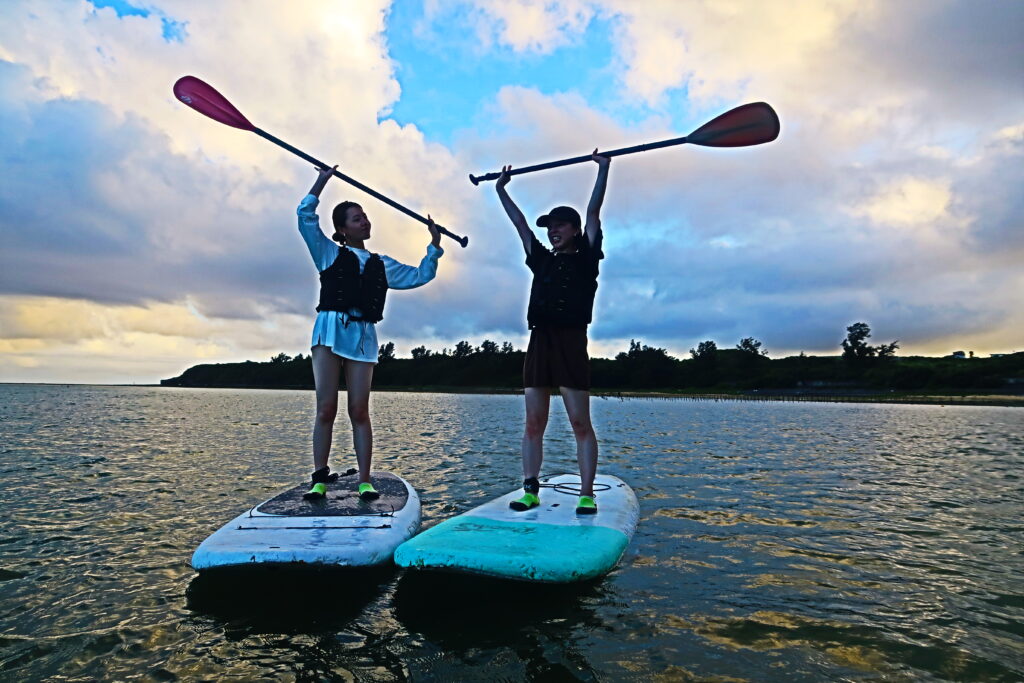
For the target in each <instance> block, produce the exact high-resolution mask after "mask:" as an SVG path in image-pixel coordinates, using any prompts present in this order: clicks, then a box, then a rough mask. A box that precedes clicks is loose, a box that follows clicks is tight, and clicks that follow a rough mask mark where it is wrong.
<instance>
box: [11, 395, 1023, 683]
mask: <svg viewBox="0 0 1024 683" xmlns="http://www.w3.org/2000/svg"><path fill="white" fill-rule="evenodd" d="M312 406H313V397H312V394H311V393H305V392H274V391H228V390H223V391H221V390H176V389H151V388H115V387H57V386H14V385H8V386H2V385H0V473H2V474H0V501H2V502H0V551H2V555H0V678H4V679H10V680H35V679H41V678H47V677H65V678H79V679H89V678H101V679H125V678H128V677H132V676H139V675H145V676H148V677H149V678H152V679H156V680H194V679H219V678H225V677H235V678H239V679H254V678H261V677H264V678H275V679H282V680H323V679H328V680H333V679H340V680H351V679H356V680H403V679H413V680H438V681H442V680H458V679H469V680H472V679H479V678H487V679H497V680H607V679H611V680H619V679H627V680H633V679H641V680H648V679H663V680H704V679H707V680H750V681H763V680H786V681H791V680H835V679H850V680H864V679H884V680H918V679H922V678H926V679H927V678H933V679H948V680H978V681H1000V680H1006V681H1009V680H1021V679H1022V677H1024V664H1022V662H1024V580H1022V579H1021V577H1022V576H1024V562H1022V548H1024V523H1022V522H1021V519H1022V518H1024V515H1022V511H1024V506H1022V503H1024V481H1022V479H1021V477H1022V476H1024V474H1022V472H1021V465H1022V464H1024V456H1022V455H1021V454H1022V453H1024V420H1022V419H1021V416H1022V413H1021V412H1020V411H1019V409H1009V408H967V407H964V408H942V407H939V406H881V405H877V406H876V405H842V404H839V405H833V404H788V403H740V402H727V403H726V402H723V403H699V402H697V403H695V402H690V401H685V402H682V401H681V402H674V401H651V400H633V401H619V400H595V401H594V406H593V408H594V410H593V412H594V419H595V423H596V425H597V429H598V434H599V437H600V440H601V447H602V453H601V459H602V467H603V468H604V469H605V471H607V472H608V473H610V474H615V475H617V476H619V477H622V478H623V479H625V480H626V481H627V482H629V483H630V484H631V485H632V486H633V487H634V489H635V490H636V492H637V495H638V497H639V498H640V501H641V522H640V527H639V529H638V531H637V535H636V536H635V538H634V540H633V543H632V545H631V546H630V548H629V550H627V554H626V556H625V557H624V558H623V561H622V563H621V564H620V566H619V568H618V569H616V570H615V571H614V572H613V573H612V574H610V575H609V576H608V577H606V578H605V579H603V580H600V581H595V582H592V583H587V584H582V585H579V586H572V587H557V586H555V587H551V586H542V587H534V586H528V585H523V584H517V583H510V582H501V581H495V580H484V579H473V580H469V579H467V578H465V577H457V576H446V575H431V574H419V573H407V572H403V571H400V570H397V569H394V568H385V569H382V570H379V571H373V572H359V573H350V572H306V573H298V574H296V573H294V572H285V571H275V572H270V573H262V574H261V573H255V574H252V573H245V574H237V573H236V574H227V575H221V576H218V575H211V576H210V577H206V576H203V577H197V575H196V574H195V573H194V572H192V570H191V569H190V568H189V566H188V560H189V557H190V556H191V553H192V550H193V549H194V548H195V546H196V545H197V544H198V543H199V542H200V541H201V540H202V539H203V538H204V537H205V536H206V535H208V534H209V533H210V532H212V531H213V530H214V529H216V528H217V527H219V526H220V525H221V524H223V523H224V522H225V521H227V520H228V519H230V518H231V517H233V516H235V515H237V514H238V512H239V511H240V510H243V509H245V508H247V507H249V506H251V505H253V504H254V503H257V502H259V501H261V500H263V499H265V498H268V497H270V496H271V495H273V494H274V493H275V492H277V491H278V490H280V489H282V488H284V487H285V486H288V485H291V484H294V483H295V482H296V481H297V480H301V479H304V478H305V477H307V476H308V470H309V453H308V451H309V443H308V433H309V428H310V418H311V414H312ZM555 408H556V409H555V410H553V411H552V423H551V426H550V428H549V439H548V440H547V442H546V448H547V452H548V462H547V464H546V467H545V471H547V472H555V471H564V470H572V469H573V468H574V462H573V459H574V457H573V456H574V452H575V448H574V443H573V440H572V436H571V432H570V430H569V428H568V426H567V425H566V422H565V419H564V413H563V412H562V411H560V410H559V409H558V406H556V407H555ZM372 411H373V415H374V420H375V430H376V431H375V437H376V438H375V440H376V448H377V457H378V461H377V462H378V464H379V465H380V466H382V467H383V468H387V469H392V470H394V471H395V472H396V473H398V474H400V475H402V476H404V477H406V478H407V479H409V480H410V481H411V482H413V484H414V485H415V486H416V487H417V488H418V489H419V491H420V493H421V496H422V499H423V512H424V524H425V525H427V526H429V525H431V524H434V523H436V522H437V521H439V520H441V519H444V518H446V517H448V516H451V515H452V514H456V513H459V512H463V511H465V510H467V509H469V508H470V507H473V506H475V505H478V504H480V503H481V502H484V501H485V500H487V499H489V498H491V497H494V496H496V495H498V494H501V493H504V492H506V491H507V490H509V489H511V488H513V487H514V486H516V485H517V484H518V479H519V477H518V471H519V464H518V457H519V456H518V443H519V439H520V433H521V428H522V417H523V413H522V405H521V398H520V397H516V396H475V395H437V394H384V393H381V394H377V395H375V396H374V397H373V399H372ZM338 441H339V442H340V443H343V444H344V443H347V441H348V439H347V435H346V432H345V431H344V430H340V433H339V438H338ZM351 460H352V458H351V456H347V455H344V451H339V457H338V458H337V460H336V461H335V463H334V466H335V468H336V469H339V468H344V467H348V466H350V465H351V464H352V463H351ZM551 552H558V549H557V548H552V549H551Z"/></svg>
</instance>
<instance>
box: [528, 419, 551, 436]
mask: <svg viewBox="0 0 1024 683" xmlns="http://www.w3.org/2000/svg"><path fill="white" fill-rule="evenodd" d="M546 426H547V420H545V419H544V418H543V417H538V416H536V415H527V416H526V436H527V437H528V438H534V437H539V436H544V428H545V427H546Z"/></svg>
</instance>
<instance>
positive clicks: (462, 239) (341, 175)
mask: <svg viewBox="0 0 1024 683" xmlns="http://www.w3.org/2000/svg"><path fill="white" fill-rule="evenodd" d="M252 131H253V132H254V133H256V135H259V136H260V137H261V138H263V139H265V140H269V141H271V142H273V143H274V144H275V145H278V146H279V147H283V148H284V149H286V150H288V151H289V152H291V153H292V154H294V155H296V156H298V157H300V158H302V159H305V160H306V161H308V162H309V163H311V164H313V165H314V166H316V167H317V168H330V166H328V165H327V164H325V163H324V162H322V161H320V160H319V159H317V158H315V157H312V156H310V155H308V154H306V153H305V152H303V151H302V150H301V149H298V148H296V147H292V146H291V145H289V144H288V143H287V142H285V141H284V140H282V139H280V138H278V137H275V136H273V135H271V134H270V133H268V132H266V131H265V130H262V129H260V128H257V127H256V126H253V128H252ZM332 172H333V174H334V175H335V176H337V177H338V178H341V179H342V180H344V181H345V182H346V183H348V184H349V185H352V186H353V187H356V188H358V189H360V190H362V191H363V192H365V193H366V194H368V195H370V196H371V197H375V198H377V199H379V200H380V201H382V202H384V203H385V204H387V205H388V206H390V207H392V208H394V209H398V210H399V211H401V212H402V213H404V214H405V215H406V216H408V217H409V218H415V219H416V220H418V221H419V222H420V223H423V224H424V225H426V224H427V223H428V221H427V219H426V218H424V217H423V216H421V215H419V214H418V213H416V212H415V211H412V210H411V209H407V208H406V207H404V206H402V205H401V204H399V203H398V202H396V201H395V200H393V199H391V198H389V197H385V196H384V195H382V194H381V193H380V192H377V191H376V190H374V189H372V188H369V187H367V186H366V185H363V184H362V183H361V182H359V181H358V180H356V179H355V178H350V177H349V176H347V175H345V174H344V173H342V172H340V171H338V170H337V169H335V170H334V171H332ZM434 227H436V228H437V231H438V232H439V233H441V234H442V235H446V236H448V237H450V238H452V239H453V240H455V241H456V242H458V243H459V244H460V245H462V246H463V247H465V246H466V244H467V243H468V242H469V238H468V237H459V236H458V235H456V234H455V233H452V232H450V231H448V229H447V228H444V227H442V226H440V225H438V224H437V223H434Z"/></svg>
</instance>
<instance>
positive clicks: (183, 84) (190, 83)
mask: <svg viewBox="0 0 1024 683" xmlns="http://www.w3.org/2000/svg"><path fill="white" fill-rule="evenodd" d="M174 96H175V97H177V98H178V99H179V100H181V101H182V102H184V103H185V104H187V105H188V106H190V107H192V108H193V109H195V110H196V111H197V112H199V113H200V114H203V115H204V116H209V117H210V118H211V119H213V120H214V121H220V122H221V123H226V124H227V125H229V126H232V127H234V128H241V129H242V130H248V131H253V130H256V126H254V125H252V124H251V123H249V119H247V118H245V117H244V116H242V112H240V111H238V110H237V109H235V106H234V105H233V104H231V103H230V102H228V100H227V98H226V97H224V96H223V95H221V94H220V93H219V92H217V91H216V90H215V89H214V88H213V86H211V85H209V84H207V83H204V82H203V81H201V80H199V79H198V78H196V77H195V76H182V77H181V78H179V79H178V82H177V83H175V84H174Z"/></svg>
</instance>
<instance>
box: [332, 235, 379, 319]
mask: <svg viewBox="0 0 1024 683" xmlns="http://www.w3.org/2000/svg"><path fill="white" fill-rule="evenodd" d="M387 295H388V278H387V273H385V271H384V261H383V260H381V258H380V256H379V255H377V254H370V258H368V259H367V260H366V266H365V267H364V268H363V272H362V273H360V272H359V257H358V256H356V255H355V252H353V251H352V250H351V249H348V248H347V247H342V248H341V250H340V251H338V256H337V258H335V259H334V263H332V264H331V265H330V266H328V267H327V268H325V269H323V270H322V271H320V304H319V305H318V306H317V307H316V310H317V311H318V312H319V311H340V312H343V313H349V312H350V311H352V310H353V309H355V310H357V311H358V312H359V314H358V315H352V316H351V319H352V320H365V321H366V322H370V323H377V322H380V321H381V319H382V318H383V317H384V300H385V299H386V298H387Z"/></svg>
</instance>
